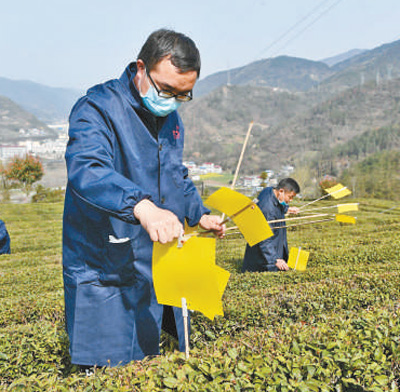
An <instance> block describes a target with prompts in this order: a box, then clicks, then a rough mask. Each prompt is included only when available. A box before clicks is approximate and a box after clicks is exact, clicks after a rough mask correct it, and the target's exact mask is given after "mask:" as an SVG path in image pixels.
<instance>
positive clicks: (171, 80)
mask: <svg viewBox="0 0 400 392" xmlns="http://www.w3.org/2000/svg"><path fill="white" fill-rule="evenodd" d="M151 75H152V76H155V77H156V78H157V82H158V83H163V84H164V85H167V86H170V87H173V88H174V89H177V90H179V91H190V90H192V89H193V86H194V84H195V83H196V80H197V72H196V71H187V72H181V71H180V69H179V68H177V67H175V65H173V64H172V62H171V57H170V56H169V57H164V58H162V59H161V60H160V61H159V62H158V63H157V64H156V65H155V66H154V68H153V69H152V73H151Z"/></svg>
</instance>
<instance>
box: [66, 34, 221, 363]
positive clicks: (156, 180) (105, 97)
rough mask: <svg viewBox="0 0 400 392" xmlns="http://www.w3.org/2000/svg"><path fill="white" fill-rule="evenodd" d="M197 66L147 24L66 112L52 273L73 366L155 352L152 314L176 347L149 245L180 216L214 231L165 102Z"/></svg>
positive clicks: (177, 326) (191, 55) (216, 224)
mask: <svg viewBox="0 0 400 392" xmlns="http://www.w3.org/2000/svg"><path fill="white" fill-rule="evenodd" d="M199 73H200V56H199V52H198V50H197V48H196V45H195V44H194V42H193V41H192V40H191V39H190V38H188V37H187V36H185V35H183V34H180V33H177V32H174V31H171V30H164V29H162V30H157V31H155V32H154V33H152V34H151V35H150V36H149V37H148V39H147V40H146V42H145V44H144V45H143V47H142V49H141V51H140V53H139V55H138V58H137V61H136V62H133V63H131V64H129V65H128V66H127V68H126V69H125V72H124V73H123V74H122V76H121V77H120V78H119V79H115V80H111V81H108V82H106V83H103V84H100V85H97V86H95V87H93V88H91V89H89V90H88V92H87V94H86V95H85V96H84V97H82V98H81V99H80V100H79V101H78V102H77V103H76V104H75V106H74V107H73V109H72V112H71V115H70V120H69V121H70V126H69V142H68V146H67V151H66V163H67V169H68V185H67V190H66V197H65V209H64V219H63V276H64V290H65V311H66V327H67V332H68V335H69V340H70V354H71V360H72V363H73V364H78V365H83V366H85V365H86V366H94V365H96V366H117V365H123V364H126V363H128V362H130V361H132V360H140V359H143V358H144V357H145V356H147V355H157V354H159V338H160V330H161V326H162V322H163V319H164V321H165V320H169V321H171V320H172V322H173V323H174V325H173V326H172V327H171V325H169V326H168V328H169V329H170V330H171V331H175V333H176V334H177V336H178V337H179V345H180V349H181V350H182V351H183V350H184V332H183V331H184V326H183V320H182V316H181V309H176V308H167V309H166V310H165V311H164V307H163V306H162V305H159V304H158V303H157V299H156V296H155V293H154V287H153V279H152V266H151V264H152V262H151V260H152V249H153V241H159V242H161V243H167V242H170V241H173V240H175V239H176V238H178V237H179V236H180V235H181V234H182V232H183V225H184V221H185V220H186V221H187V223H188V224H189V226H194V225H197V224H200V226H201V227H202V228H204V229H206V230H213V231H214V232H215V234H216V235H217V236H220V237H222V236H223V235H224V230H225V228H224V226H223V225H221V218H220V217H218V216H213V215H209V212H210V211H209V210H208V209H206V208H205V207H204V206H203V203H202V200H201V198H200V196H199V194H198V192H197V190H196V188H195V186H194V185H193V183H192V181H191V180H190V179H189V177H188V171H187V169H186V168H185V167H184V166H183V164H182V151H183V142H184V128H183V124H182V121H181V119H180V117H179V115H178V113H177V111H176V109H177V108H178V107H179V105H180V104H181V103H182V102H187V101H190V100H191V99H192V89H193V86H194V84H195V82H196V81H197V79H198V77H199ZM167 311H169V313H168V312H167ZM167 313H168V314H167Z"/></svg>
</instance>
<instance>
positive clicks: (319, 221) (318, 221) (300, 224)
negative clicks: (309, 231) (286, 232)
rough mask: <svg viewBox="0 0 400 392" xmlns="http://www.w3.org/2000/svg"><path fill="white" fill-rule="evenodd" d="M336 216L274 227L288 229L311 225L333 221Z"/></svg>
mask: <svg viewBox="0 0 400 392" xmlns="http://www.w3.org/2000/svg"><path fill="white" fill-rule="evenodd" d="M334 220H335V218H329V219H318V220H315V221H309V222H303V223H296V224H294V225H289V226H278V227H274V230H275V229H288V228H289V227H296V226H304V225H311V224H314V223H323V222H332V221H334Z"/></svg>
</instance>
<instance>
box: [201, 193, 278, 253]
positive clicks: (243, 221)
mask: <svg viewBox="0 0 400 392" xmlns="http://www.w3.org/2000/svg"><path fill="white" fill-rule="evenodd" d="M205 203H206V204H207V205H209V206H210V207H214V208H215V209H217V210H219V211H221V212H223V213H225V214H226V215H228V216H229V217H232V216H233V215H235V214H236V213H237V212H239V211H240V210H242V209H243V208H245V207H247V206H248V205H249V204H252V205H251V207H248V208H246V209H245V210H244V211H243V212H240V213H239V214H238V215H236V216H233V217H232V220H233V221H234V222H235V224H236V225H237V226H238V227H239V230H240V232H241V233H242V234H243V237H244V238H245V239H246V241H247V242H248V244H249V245H250V246H253V245H255V244H258V243H259V242H261V241H264V240H266V239H267V238H269V237H272V236H273V235H274V233H273V232H272V230H271V228H270V227H269V225H268V222H267V220H266V219H265V216H264V214H263V213H262V211H261V210H260V208H259V207H258V206H257V205H256V204H255V203H253V201H252V200H251V199H249V198H248V197H246V196H244V195H242V194H241V193H239V192H235V191H233V190H232V189H229V188H225V187H222V188H220V189H218V190H217V191H216V192H214V193H213V194H212V195H211V196H210V197H209V198H208V199H207V200H206V202H205Z"/></svg>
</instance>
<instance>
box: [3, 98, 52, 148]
mask: <svg viewBox="0 0 400 392" xmlns="http://www.w3.org/2000/svg"><path fill="white" fill-rule="evenodd" d="M34 128H36V129H37V130H39V131H40V134H38V135H36V136H35V137H33V138H44V137H56V133H55V132H54V131H53V130H51V129H50V128H48V127H47V126H46V124H44V123H43V122H41V121H39V120H38V119H37V118H36V117H35V116H34V115H33V114H31V113H29V112H27V111H26V110H24V109H22V108H21V107H20V106H18V105H17V104H16V103H15V102H13V101H11V100H10V99H9V98H6V97H3V96H0V143H4V142H8V143H10V142H15V141H17V140H20V139H21V138H23V135H22V134H21V133H20V130H24V131H27V130H29V129H34Z"/></svg>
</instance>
